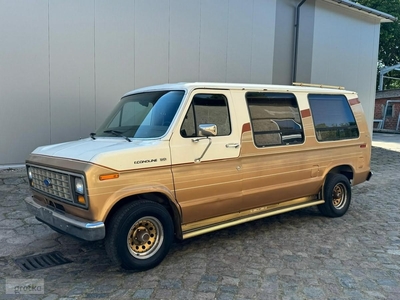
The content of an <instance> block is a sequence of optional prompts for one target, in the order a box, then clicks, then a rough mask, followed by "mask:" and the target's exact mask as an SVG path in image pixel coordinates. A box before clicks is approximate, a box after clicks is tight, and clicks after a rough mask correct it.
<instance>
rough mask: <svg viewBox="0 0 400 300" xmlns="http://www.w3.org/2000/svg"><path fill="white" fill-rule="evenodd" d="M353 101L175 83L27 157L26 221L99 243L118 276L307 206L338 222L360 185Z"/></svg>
mask: <svg viewBox="0 0 400 300" xmlns="http://www.w3.org/2000/svg"><path fill="white" fill-rule="evenodd" d="M370 155H371V136H370V133H369V131H368V127H367V124H366V121H365V117H364V114H363V109H362V107H361V104H360V101H359V100H358V96H357V94H356V93H354V92H350V91H345V90H342V89H339V88H333V87H323V86H321V87H310V86H278V85H253V84H226V83H179V84H166V85H160V86H152V87H147V88H142V89H138V90H135V91H132V92H129V93H127V94H126V95H125V96H123V98H122V99H121V101H120V102H119V103H118V105H117V106H116V107H115V109H114V110H113V111H112V112H111V114H110V116H109V117H108V118H107V119H106V120H105V122H104V123H103V125H101V126H100V128H99V129H98V130H97V131H96V132H95V133H92V134H90V137H88V138H85V139H81V140H78V141H73V142H68V143H62V144H57V145H50V146H43V147H39V148H37V149H36V150H35V151H34V152H33V153H32V154H31V155H30V156H29V158H28V159H27V161H26V166H27V174H28V177H29V182H30V186H31V189H32V193H33V196H32V197H29V198H27V199H26V200H25V201H26V203H27V207H28V209H29V211H30V212H31V213H32V214H34V215H35V216H36V217H37V219H38V220H40V221H42V222H44V223H46V224H47V225H49V226H50V227H51V228H53V229H54V230H56V231H58V232H62V233H67V234H70V235H73V236H75V237H78V238H81V239H84V240H88V241H94V240H101V239H105V248H106V251H107V253H108V255H109V256H110V258H111V259H112V260H113V261H114V262H116V263H118V264H120V265H121V266H122V267H123V268H126V269H137V270H145V269H149V268H152V267H154V266H156V265H157V264H159V263H160V262H161V261H162V260H163V258H164V257H165V256H166V254H167V253H168V250H169V248H170V245H171V243H172V242H173V240H174V239H175V238H176V239H178V240H182V239H187V238H190V237H193V236H196V235H200V234H203V233H207V232H211V231H214V230H218V229H222V228H226V227H229V226H233V225H237V224H240V223H244V222H248V221H252V220H256V219H260V218H264V217H268V216H271V215H276V214H280V213H284V212H288V211H292V210H295V209H301V208H304V207H309V206H314V205H316V206H317V207H318V208H319V210H320V212H321V213H322V214H323V215H326V216H328V217H340V216H342V215H344V214H345V213H346V211H347V210H348V208H349V205H350V200H351V185H356V184H359V183H362V182H364V181H366V180H369V179H370V177H371V175H372V173H371V172H370Z"/></svg>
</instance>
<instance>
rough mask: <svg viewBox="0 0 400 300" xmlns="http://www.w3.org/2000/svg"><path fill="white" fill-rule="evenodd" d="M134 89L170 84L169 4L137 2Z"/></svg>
mask: <svg viewBox="0 0 400 300" xmlns="http://www.w3.org/2000/svg"><path fill="white" fill-rule="evenodd" d="M134 20H135V88H138V87H143V86H146V85H152V84H161V83H165V82H168V68H169V61H168V58H169V27H170V25H169V1H156V0H137V1H135V17H134Z"/></svg>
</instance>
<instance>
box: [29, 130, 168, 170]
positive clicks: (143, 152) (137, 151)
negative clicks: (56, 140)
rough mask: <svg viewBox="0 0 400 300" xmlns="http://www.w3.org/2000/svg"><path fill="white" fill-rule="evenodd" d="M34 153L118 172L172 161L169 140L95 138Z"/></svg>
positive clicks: (56, 145) (62, 144)
mask: <svg viewBox="0 0 400 300" xmlns="http://www.w3.org/2000/svg"><path fill="white" fill-rule="evenodd" d="M32 154H35V155H44V156H51V157H59V158H67V159H72V160H79V161H84V162H91V163H95V164H99V165H103V166H106V167H109V168H112V169H115V170H124V169H132V168H138V167H140V166H141V167H150V166H155V165H157V166H158V165H160V159H161V161H162V163H161V165H165V164H166V163H168V162H169V161H170V155H169V146H168V141H162V140H159V139H155V140H147V139H146V140H135V139H132V140H131V142H128V141H126V140H125V139H123V138H119V137H115V138H102V137H98V138H96V139H95V140H93V139H91V138H87V139H82V140H77V141H72V142H66V143H60V144H54V145H48V146H41V147H38V148H36V149H35V150H34V151H33V152H32Z"/></svg>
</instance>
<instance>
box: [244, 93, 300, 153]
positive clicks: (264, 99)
mask: <svg viewBox="0 0 400 300" xmlns="http://www.w3.org/2000/svg"><path fill="white" fill-rule="evenodd" d="M246 101H247V107H248V109H249V114H250V120H251V126H252V130H253V138H254V143H255V145H256V146H257V147H267V146H277V145H292V144H301V143H303V142H304V133H303V126H302V123H301V118H300V112H299V108H298V105H297V101H296V97H295V96H294V95H293V94H289V93H264V92H249V93H247V94H246Z"/></svg>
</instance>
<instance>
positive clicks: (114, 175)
mask: <svg viewBox="0 0 400 300" xmlns="http://www.w3.org/2000/svg"><path fill="white" fill-rule="evenodd" d="M118 177H119V174H118V173H112V174H105V175H100V176H99V179H100V180H101V181H103V180H109V179H116V178H118Z"/></svg>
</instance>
